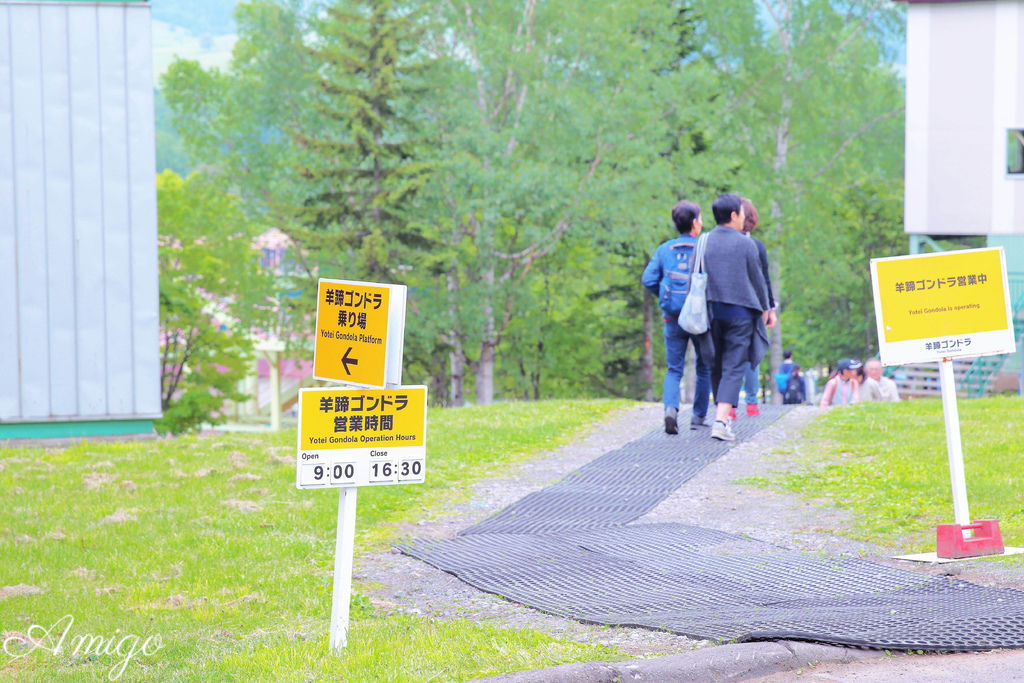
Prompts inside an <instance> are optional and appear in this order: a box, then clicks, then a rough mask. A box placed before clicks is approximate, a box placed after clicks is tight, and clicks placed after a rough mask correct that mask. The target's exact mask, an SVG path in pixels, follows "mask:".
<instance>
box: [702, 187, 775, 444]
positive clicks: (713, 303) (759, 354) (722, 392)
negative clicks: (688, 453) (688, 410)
mask: <svg viewBox="0 0 1024 683" xmlns="http://www.w3.org/2000/svg"><path fill="white" fill-rule="evenodd" d="M711 210H712V212H713V213H714V216H715V222H716V223H717V224H718V225H717V226H716V227H715V229H714V230H712V231H711V233H710V234H709V235H708V244H707V252H706V253H705V255H704V268H705V270H707V273H708V289H707V293H708V307H709V308H710V312H711V337H712V340H713V341H714V344H715V360H714V363H713V364H712V366H711V389H712V391H713V392H714V394H715V403H717V407H716V410H715V424H714V425H713V426H712V428H711V438H713V439H718V440H720V441H733V440H735V438H736V436H735V435H734V434H733V431H732V427H731V426H730V424H729V413H730V411H731V410H732V409H733V408H735V407H736V405H737V404H738V403H739V398H740V386H741V385H742V384H743V376H744V374H745V372H746V369H747V367H748V365H747V364H748V363H754V364H757V363H760V362H761V359H762V358H764V354H765V351H767V350H768V332H767V330H766V328H765V323H766V322H769V318H768V314H769V310H770V306H769V303H768V284H767V282H765V278H764V274H763V272H762V271H761V259H760V257H759V256H758V253H757V247H756V246H755V245H754V243H753V241H751V240H749V239H747V237H746V236H745V235H744V234H743V219H744V213H743V205H742V203H741V200H740V197H739V196H738V195H735V194H723V195H721V196H719V197H718V199H716V200H715V201H714V203H713V204H712V205H711ZM771 323H772V325H774V323H775V321H774V320H771Z"/></svg>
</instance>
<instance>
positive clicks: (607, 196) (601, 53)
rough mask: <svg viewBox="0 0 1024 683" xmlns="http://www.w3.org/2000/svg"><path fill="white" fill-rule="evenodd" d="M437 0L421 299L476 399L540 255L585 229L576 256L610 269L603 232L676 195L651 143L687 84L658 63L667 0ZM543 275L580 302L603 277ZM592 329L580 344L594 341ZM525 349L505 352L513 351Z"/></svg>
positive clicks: (664, 43)
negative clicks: (428, 277) (430, 276)
mask: <svg viewBox="0 0 1024 683" xmlns="http://www.w3.org/2000/svg"><path fill="white" fill-rule="evenodd" d="M439 11H440V12H441V14H442V15H443V16H442V20H441V21H440V22H439V26H440V28H439V29H437V32H436V33H435V34H432V35H430V36H428V40H427V44H428V45H429V47H430V49H432V50H433V51H434V52H435V53H436V54H437V55H438V56H439V57H441V58H443V59H444V60H445V63H446V65H447V67H448V68H447V70H446V71H445V72H444V76H445V78H444V80H443V81H442V82H440V83H439V84H438V87H437V88H435V90H434V92H433V93H432V95H433V97H432V98H431V99H430V100H428V101H427V102H425V103H424V108H425V110H426V111H427V112H428V114H429V115H430V117H431V122H432V124H433V125H434V126H435V128H436V131H437V137H438V140H439V150H440V151H441V154H440V160H441V169H440V171H439V173H438V174H437V175H436V177H435V182H433V183H432V184H431V186H430V188H429V198H430V201H429V203H428V204H427V210H428V211H432V212H433V213H432V220H431V226H430V232H429V233H428V236H429V237H430V238H431V239H432V240H433V241H434V243H435V244H436V245H437V250H436V253H437V254H439V257H438V258H437V259H436V260H435V261H434V262H433V263H432V264H431V266H430V268H431V269H432V270H433V271H435V272H437V275H436V280H435V281H434V283H433V284H432V286H431V287H429V288H426V289H427V290H428V292H429V293H430V295H431V296H432V297H433V299H432V300H431V301H430V302H429V305H425V306H424V308H427V309H429V310H430V311H431V314H430V316H429V317H430V322H432V323H433V324H434V325H435V326H436V329H437V332H438V335H439V336H440V337H441V338H442V339H443V340H444V342H445V344H446V347H447V349H448V356H449V372H450V378H451V382H450V388H449V396H450V401H451V402H452V403H454V404H458V403H459V402H461V401H462V400H463V395H464V394H463V384H464V382H465V381H467V379H468V378H469V377H472V379H473V380H474V381H475V394H476V401H477V402H478V403H481V404H484V403H489V402H490V401H491V400H492V399H493V396H494V393H495V386H496V380H495V366H496V359H497V356H498V353H499V351H500V350H502V349H503V348H507V345H508V340H509V337H508V334H509V330H510V329H511V328H510V326H511V325H512V321H513V319H516V318H520V317H521V316H523V315H524V314H525V313H526V312H527V311H528V310H530V307H529V306H528V305H526V304H527V302H528V301H529V297H528V294H529V292H530V291H531V290H532V289H533V288H534V287H535V284H534V282H533V281H532V278H534V277H539V276H541V275H542V274H543V271H542V269H541V266H542V263H543V261H544V260H546V259H549V258H552V257H553V256H554V255H555V254H556V252H558V251H559V250H560V249H562V248H563V247H565V245H566V244H567V242H568V241H569V240H570V239H576V238H579V239H589V241H590V251H589V253H587V256H586V258H587V260H588V264H589V265H590V266H591V267H592V268H606V261H607V258H608V251H607V250H606V249H604V248H603V246H604V244H606V243H607V242H604V241H603V240H606V239H607V240H612V241H620V242H621V241H626V240H631V239H634V240H635V239H636V229H637V226H642V229H644V230H649V229H650V226H652V225H656V224H664V219H663V218H656V216H661V215H663V213H664V212H665V211H666V210H667V209H666V206H668V207H671V203H672V202H673V201H674V199H673V198H671V197H670V190H669V188H670V187H671V185H672V179H673V169H672V166H671V160H670V159H669V158H667V157H666V156H664V155H662V152H663V151H664V150H665V149H666V147H667V141H668V140H669V139H670V137H671V135H672V134H673V132H674V131H673V129H672V126H671V123H672V118H673V117H674V116H676V114H675V111H676V110H678V109H682V110H686V109H687V108H688V107H690V106H692V105H691V103H692V102H693V99H692V98H687V97H683V96H680V93H685V92H687V91H688V89H689V88H691V87H696V86H697V84H696V83H695V82H694V77H693V73H692V72H690V71H689V70H672V69H671V68H668V67H669V66H670V65H671V64H672V63H673V54H674V51H675V49H676V35H674V34H673V30H672V27H673V25H674V19H675V15H676V10H674V9H673V8H672V7H671V6H670V5H669V4H668V3H665V4H656V5H654V6H651V5H643V6H637V5H634V4H631V3H617V2H610V1H608V2H606V1H602V2H597V3H595V2H582V1H579V2H561V3H557V5H556V4H549V3H537V2H534V1H532V0H531V1H528V2H525V3H511V2H504V3H484V2H470V3H465V4H464V5H460V6H458V7H455V6H453V5H448V4H444V5H442V6H441V9H440V10H439ZM694 71H698V69H695V70H694ZM630 233H632V234H630ZM642 267H643V264H641V265H640V268H642ZM638 273H639V270H637V271H636V273H634V274H632V275H631V277H632V278H636V277H638ZM559 275H560V276H564V274H562V273H560V274H559ZM633 282H634V283H635V282H636V280H635V279H633ZM555 286H556V287H561V288H564V289H565V291H567V292H572V295H573V297H574V298H581V299H587V298H588V297H591V296H593V295H594V294H596V293H597V292H598V291H600V289H601V287H595V286H593V283H592V281H588V279H587V278H586V277H585V276H584V278H583V279H582V280H581V281H579V282H573V281H571V280H570V279H569V278H568V277H559V280H558V282H557V284H556V285H555ZM634 286H635V287H638V285H634ZM574 324H575V323H574ZM590 339H591V343H590V344H589V345H588V347H586V348H584V349H578V350H577V353H578V354H586V353H589V352H592V351H593V349H594V348H595V346H596V345H599V339H598V338H595V337H593V336H592V337H591V338H590ZM503 344H504V345H505V346H503ZM635 344H636V347H635V348H639V345H640V336H639V335H636V337H635ZM527 347H530V348H537V345H536V343H535V342H532V341H531V342H529V343H528V344H527ZM521 351H523V349H509V355H510V359H509V361H510V363H509V364H514V363H515V358H516V356H517V354H519V353H520V352H521ZM563 361H564V359H563ZM527 374H529V373H527Z"/></svg>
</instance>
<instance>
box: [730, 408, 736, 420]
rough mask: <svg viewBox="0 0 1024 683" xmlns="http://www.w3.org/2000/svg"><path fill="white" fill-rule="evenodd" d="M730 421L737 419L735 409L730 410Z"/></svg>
mask: <svg viewBox="0 0 1024 683" xmlns="http://www.w3.org/2000/svg"><path fill="white" fill-rule="evenodd" d="M729 419H730V420H735V419H736V409H735V408H730V409H729Z"/></svg>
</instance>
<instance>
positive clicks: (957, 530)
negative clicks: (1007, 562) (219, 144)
mask: <svg viewBox="0 0 1024 683" xmlns="http://www.w3.org/2000/svg"><path fill="white" fill-rule="evenodd" d="M967 530H971V531H973V532H974V534H973V536H970V537H967V538H964V532H965V531H967ZM935 531H936V534H935V535H936V541H937V545H938V549H937V551H936V553H935V554H936V555H938V556H939V557H941V558H943V559H947V560H958V559H961V558H964V557H981V556H982V555H1002V554H1003V537H1002V535H1001V534H1000V533H999V522H998V521H997V520H994V519H977V520H974V523H972V524H964V525H962V526H961V525H960V524H940V525H938V526H937V527H936V528H935Z"/></svg>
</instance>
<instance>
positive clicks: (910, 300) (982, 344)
mask: <svg viewBox="0 0 1024 683" xmlns="http://www.w3.org/2000/svg"><path fill="white" fill-rule="evenodd" d="M871 280H872V286H873V288H874V295H875V318H876V323H877V326H878V342H879V347H880V351H881V356H882V362H883V363H885V364H886V365H895V364H900V363H915V362H927V361H932V360H941V359H942V358H949V357H954V356H980V355H987V354H993V353H1009V352H1012V351H1013V349H1014V340H1013V322H1012V319H1011V317H1010V302H1009V292H1008V286H1007V279H1006V264H1005V259H1004V256H1003V251H1002V249H1001V248H994V249H969V250H964V251H951V252H941V253H937V254H927V255H922V256H917V255H915V256H897V257H892V258H882V259H872V261H871ZM887 356H888V358H887Z"/></svg>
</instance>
